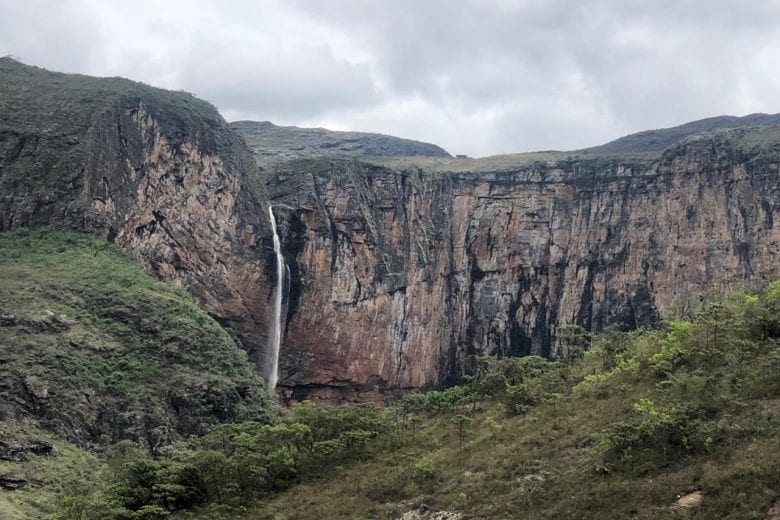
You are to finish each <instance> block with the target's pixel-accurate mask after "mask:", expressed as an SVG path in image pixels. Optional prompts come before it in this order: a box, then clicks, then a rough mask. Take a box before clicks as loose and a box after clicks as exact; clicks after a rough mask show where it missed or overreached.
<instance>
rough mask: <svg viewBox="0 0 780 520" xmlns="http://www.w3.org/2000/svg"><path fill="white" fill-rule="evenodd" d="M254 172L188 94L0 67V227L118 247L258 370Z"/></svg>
mask: <svg viewBox="0 0 780 520" xmlns="http://www.w3.org/2000/svg"><path fill="white" fill-rule="evenodd" d="M255 175H256V167H255V165H254V162H253V161H252V159H251V156H250V153H249V151H248V150H247V148H246V145H245V144H244V142H243V140H242V139H241V138H240V136H238V135H236V134H235V133H234V132H233V131H232V130H231V129H230V128H229V127H228V125H227V123H226V122H225V121H224V120H223V119H222V117H221V116H220V115H219V113H218V112H217V111H216V109H215V108H214V107H212V106H211V105H209V104H208V103H206V102H203V101H200V100H198V99H195V98H194V97H192V96H191V95H189V94H186V93H175V92H168V91H164V90H159V89H154V88H152V87H148V86H146V85H141V84H138V83H134V82H130V81H127V80H122V79H113V78H112V79H96V78H87V77H84V76H78V75H67V74H58V73H53V72H49V71H46V70H43V69H38V68H35V67H28V66H25V65H22V64H20V63H18V62H15V61H13V60H11V59H8V58H3V59H0V231H5V230H12V229H15V228H18V227H25V226H39V225H52V224H54V225H58V226H66V227H69V228H73V229H79V230H85V231H91V232H95V233H98V234H100V235H102V236H104V237H106V238H108V239H109V240H112V241H115V242H116V243H117V244H119V245H120V246H122V247H123V248H124V249H125V250H127V251H128V252H130V253H131V254H132V255H133V256H134V257H135V258H137V259H138V261H140V262H141V263H142V264H143V265H144V267H146V268H147V270H149V271H150V272H153V273H155V274H157V275H158V276H160V277H162V278H164V279H167V280H171V281H174V282H176V283H179V284H181V285H183V286H185V287H186V288H187V289H188V290H189V291H190V292H191V293H192V294H193V295H195V296H196V297H197V298H198V300H199V301H200V302H201V303H202V305H203V306H204V308H205V309H206V310H207V311H208V312H210V313H211V314H212V315H214V316H215V317H217V318H218V319H219V320H220V321H221V322H222V323H224V324H226V325H228V326H229V327H230V328H232V330H233V331H234V332H236V333H238V334H239V335H240V336H241V338H242V340H243V342H244V346H245V347H246V348H247V349H248V350H249V352H250V355H251V356H252V358H253V359H254V360H255V362H256V363H257V364H258V365H260V364H262V352H263V351H264V347H265V342H266V331H267V330H268V323H267V316H266V307H267V300H268V297H269V294H268V293H269V290H268V288H269V287H270V284H269V283H268V282H267V280H268V279H269V278H270V277H271V276H272V275H273V270H272V262H273V254H272V252H271V251H270V249H268V248H267V247H265V245H266V244H270V241H268V238H267V235H270V228H269V227H268V221H267V217H266V212H265V207H266V203H265V202H264V201H262V192H261V191H259V190H253V189H251V188H250V183H252V182H253V181H256V178H254V176H255ZM258 194H259V195H258ZM261 239H262V240H261Z"/></svg>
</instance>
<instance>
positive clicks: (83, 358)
mask: <svg viewBox="0 0 780 520" xmlns="http://www.w3.org/2000/svg"><path fill="white" fill-rule="evenodd" d="M0 345H2V349H1V353H0V356H2V359H1V362H0V418H2V419H3V420H5V421H9V422H12V423H33V424H37V425H39V426H41V427H43V428H46V429H48V430H50V431H52V432H55V433H57V434H58V435H60V436H62V437H63V438H65V439H68V440H70V441H72V442H74V443H77V444H80V445H82V446H85V447H89V446H96V445H105V444H110V443H114V442H118V441H120V440H122V439H131V440H133V441H135V442H138V443H139V444H141V445H143V446H144V447H145V448H146V449H148V450H152V451H154V450H157V449H158V448H159V447H160V446H164V445H166V444H169V443H170V442H172V441H174V440H177V439H180V438H183V437H184V436H186V435H190V434H203V433H205V432H207V431H209V430H210V429H211V428H212V427H213V426H214V425H216V424H219V423H221V422H225V421H230V420H237V419H256V420H265V419H267V418H268V416H269V407H270V398H269V397H268V395H267V392H266V390H265V388H264V386H263V383H262V380H261V379H260V378H259V377H258V376H257V375H256V374H255V372H254V370H253V367H252V366H251V365H250V363H249V362H248V360H247V357H246V355H245V353H244V351H243V350H241V349H240V348H239V346H238V345H237V344H236V342H235V341H234V340H233V339H232V338H231V337H230V336H229V335H228V334H227V333H226V332H225V331H224V330H223V329H222V328H221V327H220V326H219V325H218V324H217V323H216V322H215V321H214V320H213V319H212V318H211V317H209V316H208V315H207V314H206V313H205V312H203V311H201V310H200V309H199V308H198V307H197V305H196V304H195V303H194V301H193V300H192V298H191V297H190V296H189V295H187V294H186V293H185V291H184V290H182V289H180V288H178V287H175V286H173V285H170V284H166V283H163V282H159V281H157V280H155V279H154V278H152V277H150V276H148V275H146V274H144V272H143V271H142V270H141V268H140V267H138V266H136V265H135V264H134V263H132V262H131V260H130V259H129V258H127V257H126V256H125V255H124V254H123V253H122V252H121V251H120V250H119V248H118V247H116V246H114V245H113V244H109V243H108V242H105V241H101V240H99V239H97V238H94V237H92V236H88V235H81V234H76V233H66V232H59V231H26V230H21V231H17V232H14V233H6V234H0Z"/></svg>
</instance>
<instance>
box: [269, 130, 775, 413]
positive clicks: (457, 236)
mask: <svg viewBox="0 0 780 520" xmlns="http://www.w3.org/2000/svg"><path fill="white" fill-rule="evenodd" d="M770 148H771V150H775V149H776V146H774V145H773V147H770ZM771 150H770V153H764V154H763V155H761V154H758V153H757V152H755V151H750V150H746V149H745V148H744V147H743V146H742V145H741V144H740V142H739V140H738V139H737V138H736V137H735V138H734V139H729V138H722V137H711V138H703V139H698V140H692V141H690V142H688V143H685V144H682V145H679V146H677V147H675V148H672V149H669V150H667V152H665V153H664V154H663V156H661V157H660V158H657V159H635V160H626V159H603V158H591V159H572V160H560V161H557V162H553V163H534V164H530V165H527V166H523V167H518V168H515V169H511V170H508V171H494V172H482V173H468V172H461V173H447V174H441V175H434V174H429V173H423V172H422V171H419V170H409V171H405V172H399V171H393V170H388V169H385V168H382V167H381V166H372V165H366V164H363V163H359V162H356V161H346V160H345V161H332V160H319V161H300V162H293V163H289V164H287V165H285V166H283V167H280V168H278V170H277V171H278V174H277V175H276V176H275V177H274V178H273V181H272V187H271V189H270V190H269V192H270V195H271V198H272V199H273V200H274V201H275V203H280V204H283V205H285V206H286V207H288V209H287V210H286V211H282V210H280V213H284V217H283V218H282V223H281V224H280V227H281V228H282V233H283V235H284V237H285V238H284V243H285V249H286V258H287V261H288V263H289V264H290V266H291V269H292V272H293V273H294V274H293V277H292V278H293V281H292V284H293V287H292V289H293V291H292V297H291V301H290V305H289V311H288V316H287V328H286V337H285V340H284V347H283V349H282V361H281V364H282V370H281V374H280V384H281V385H282V386H287V387H289V388H290V389H291V391H292V394H293V395H294V396H295V397H298V398H303V397H306V396H321V397H325V398H329V399H334V398H336V399H342V398H346V399H366V398H372V397H375V396H376V395H377V392H378V391H380V392H381V391H383V390H387V389H398V388H410V387H420V386H424V385H432V384H440V383H442V382H444V381H445V380H446V379H447V378H448V377H451V376H453V375H457V374H461V373H463V372H464V371H467V370H468V366H469V360H470V358H471V357H472V356H474V355H493V356H507V355H517V354H537V355H542V356H547V357H556V356H558V355H559V354H560V351H559V348H560V345H559V343H558V342H557V340H556V337H557V332H558V330H559V327H560V326H561V325H563V324H579V325H582V326H583V327H585V328H588V329H594V330H598V329H602V328H604V327H606V326H608V325H612V324H615V325H619V326H622V327H626V328H636V327H642V326H650V325H652V324H654V323H655V322H657V320H658V319H659V317H660V316H661V315H662V314H663V313H665V312H666V311H668V310H669V309H671V308H672V307H674V306H683V305H686V304H687V303H689V300H690V298H691V296H692V295H696V294H701V293H703V292H705V291H708V290H711V289H715V290H726V289H730V288H735V287H740V286H743V285H744V284H745V283H746V281H748V280H753V279H757V278H761V277H763V276H766V275H770V274H776V273H777V272H778V264H777V255H778V253H779V252H780V231H778V229H777V227H776V226H775V225H774V222H775V221H776V217H777V211H778V208H779V207H780V182H778V161H779V160H780V155H778V154H776V153H775V152H774V151H771Z"/></svg>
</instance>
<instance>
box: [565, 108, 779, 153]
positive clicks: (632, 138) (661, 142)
mask: <svg viewBox="0 0 780 520" xmlns="http://www.w3.org/2000/svg"><path fill="white" fill-rule="evenodd" d="M755 126H780V114H750V115H747V116H744V117H736V116H717V117H708V118H707V119H700V120H698V121H692V122H690V123H685V124H684V125H680V126H675V127H672V128H661V129H657V130H645V131H644V132H638V133H636V134H631V135H627V136H625V137H621V138H619V139H615V140H614V141H610V142H608V143H606V144H602V145H601V146H594V147H591V148H585V149H583V150H577V151H578V152H585V153H589V154H623V153H649V152H662V151H663V150H665V149H666V148H668V147H670V146H672V145H674V144H677V143H679V142H680V141H683V140H685V139H687V138H689V137H692V136H694V135H696V134H702V133H708V132H712V131H714V130H725V129H734V128H747V127H755Z"/></svg>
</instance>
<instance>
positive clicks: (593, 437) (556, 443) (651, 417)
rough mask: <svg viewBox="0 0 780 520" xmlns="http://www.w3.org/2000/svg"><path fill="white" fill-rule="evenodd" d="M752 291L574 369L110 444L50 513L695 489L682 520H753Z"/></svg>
mask: <svg viewBox="0 0 780 520" xmlns="http://www.w3.org/2000/svg"><path fill="white" fill-rule="evenodd" d="M770 287H771V286H770ZM768 289H769V287H768V288H767V290H764V291H758V292H755V293H750V296H751V297H750V298H745V297H744V295H740V296H738V297H735V298H733V299H727V300H722V301H715V300H713V301H710V300H708V301H707V302H706V304H705V305H703V306H702V308H701V309H699V310H698V311H696V312H694V313H692V314H691V317H690V320H686V321H679V320H678V321H672V322H669V323H666V324H664V325H663V326H662V327H660V328H659V329H657V330H643V331H635V332H619V331H614V330H611V331H606V332H605V333H604V334H595V335H593V336H592V338H590V345H591V346H590V347H589V349H588V350H587V351H585V353H584V355H583V356H582V359H576V360H573V359H569V360H566V361H565V362H564V363H558V362H549V361H546V360H543V359H541V358H534V357H526V358H505V359H481V358H480V359H477V360H475V363H474V367H475V369H474V374H473V376H472V377H470V378H466V379H465V380H464V382H463V384H462V385H459V386H456V387H452V388H448V389H443V390H435V391H431V392H415V393H410V394H407V395H405V396H404V397H403V398H402V399H400V400H399V401H398V402H397V404H395V405H393V406H390V407H388V408H380V407H376V406H373V405H360V406H340V407H332V406H315V405H313V404H312V403H303V404H300V405H296V406H293V407H292V408H291V409H290V410H288V411H287V413H286V414H285V415H284V416H283V417H281V418H279V419H278V420H277V421H276V422H274V423H273V424H265V423H258V422H245V423H236V424H228V425H223V426H220V427H218V428H216V429H214V430H213V431H212V432H210V433H209V434H207V435H205V436H203V437H200V438H196V439H193V440H191V441H189V442H188V443H186V444H181V443H180V444H178V445H176V446H175V447H174V448H172V449H170V450H168V451H166V452H165V453H164V457H163V458H160V459H150V458H148V456H146V455H145V454H144V452H143V451H142V450H139V449H138V448H137V447H135V446H133V445H132V444H129V443H120V444H118V445H116V446H114V447H112V448H111V450H108V451H107V453H106V457H105V459H106V468H107V469H106V472H105V475H106V481H107V482H108V485H107V487H106V488H104V489H103V490H102V491H100V492H98V493H94V492H93V493H91V494H90V493H85V494H84V497H86V498H83V499H82V498H80V497H69V498H67V499H65V500H63V501H62V503H63V504H76V505H80V506H81V511H82V512H83V511H87V510H89V508H84V507H83V506H84V504H85V503H86V504H92V503H94V505H95V508H94V510H95V511H100V512H101V513H100V514H102V515H103V517H104V518H109V519H110V518H115V519H120V518H122V519H125V518H135V517H136V516H134V515H142V514H149V515H163V516H162V517H164V515H165V514H168V513H169V514H171V515H172V517H173V518H181V519H184V518H188V519H190V518H247V519H248V518H279V517H286V518H302V519H305V518H321V517H322V516H329V517H333V518H350V517H354V518H396V517H399V516H400V515H402V514H403V513H404V512H405V511H408V508H409V507H410V506H409V504H414V503H424V504H426V507H429V508H430V509H431V510H448V511H459V512H462V513H464V516H467V517H473V518H516V517H520V516H522V517H527V518H579V517H581V518H603V517H616V518H623V517H625V518H631V517H638V518H654V516H653V515H654V514H655V513H657V512H659V511H668V507H669V505H670V504H671V502H672V501H673V500H674V499H675V497H676V495H677V494H680V493H682V492H684V491H685V490H686V489H690V488H692V487H695V488H697V489H701V490H702V491H703V492H704V494H705V500H704V502H703V503H702V505H701V506H700V507H699V509H697V510H696V511H694V513H695V515H698V516H697V517H701V518H734V519H737V518H752V517H756V518H760V517H761V516H762V515H764V514H765V512H766V510H767V509H768V508H769V506H770V505H771V503H772V502H773V501H774V500H776V482H777V480H778V479H779V478H780V469H778V467H777V464H776V453H777V452H778V450H780V444H778V442H780V438H779V437H778V435H777V431H778V428H780V415H778V414H779V413H780V407H778V406H777V399H778V397H780V388H778V382H777V380H778V378H777V374H778V373H780V349H778V342H777V340H776V339H775V338H774V337H771V336H770V335H769V334H768V333H767V330H769V329H768V328H767V327H766V326H765V325H766V323H767V319H768V316H770V315H771V312H772V305H774V304H775V300H774V296H773V295H772V294H771V291H769V290H768ZM594 469H595V470H597V472H594ZM245 507H246V508H248V509H246V510H244V509H243V508H245ZM185 511H188V512H186V513H185ZM84 514H87V513H84ZM111 515H114V516H111ZM642 515H644V516H642ZM84 518H91V517H88V516H85V517H84Z"/></svg>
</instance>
